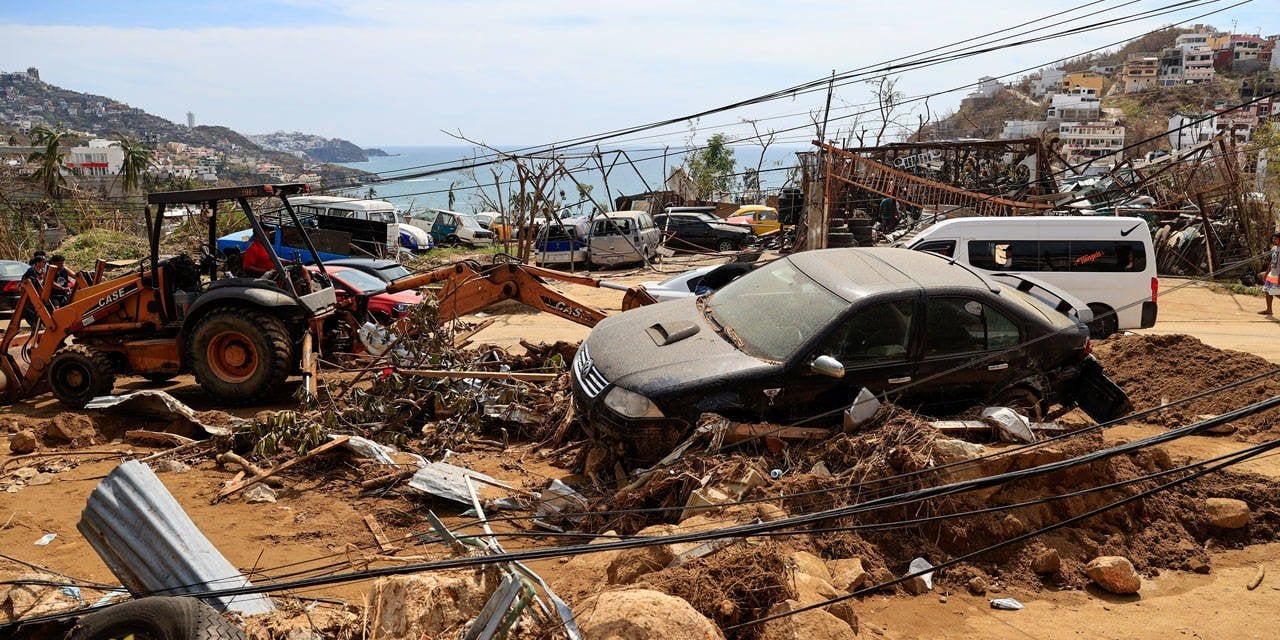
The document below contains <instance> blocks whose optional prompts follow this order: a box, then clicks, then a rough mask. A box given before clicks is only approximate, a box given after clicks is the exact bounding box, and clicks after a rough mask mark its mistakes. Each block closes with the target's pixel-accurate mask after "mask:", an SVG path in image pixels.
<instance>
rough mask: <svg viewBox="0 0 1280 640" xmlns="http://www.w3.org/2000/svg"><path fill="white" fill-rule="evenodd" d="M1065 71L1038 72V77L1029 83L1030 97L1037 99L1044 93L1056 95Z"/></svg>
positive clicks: (1049, 70)
mask: <svg viewBox="0 0 1280 640" xmlns="http://www.w3.org/2000/svg"><path fill="white" fill-rule="evenodd" d="M1066 75H1067V72H1066V70H1065V69H1045V70H1044V71H1041V72H1040V77H1039V78H1037V79H1035V80H1032V81H1031V95H1033V96H1035V97H1037V98H1039V97H1040V96H1043V95H1045V94H1046V93H1057V92H1058V89H1059V87H1061V86H1062V79H1063V78H1064V77H1066Z"/></svg>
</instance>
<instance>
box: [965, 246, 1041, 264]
mask: <svg viewBox="0 0 1280 640" xmlns="http://www.w3.org/2000/svg"><path fill="white" fill-rule="evenodd" d="M1037 244H1039V243H1038V242H1036V241H1035V240H970V241H969V264H971V265H973V266H975V267H977V268H979V269H986V270H988V271H1040V270H1041V269H1040V263H1041V259H1040V252H1039V247H1037V246H1036V245H1037Z"/></svg>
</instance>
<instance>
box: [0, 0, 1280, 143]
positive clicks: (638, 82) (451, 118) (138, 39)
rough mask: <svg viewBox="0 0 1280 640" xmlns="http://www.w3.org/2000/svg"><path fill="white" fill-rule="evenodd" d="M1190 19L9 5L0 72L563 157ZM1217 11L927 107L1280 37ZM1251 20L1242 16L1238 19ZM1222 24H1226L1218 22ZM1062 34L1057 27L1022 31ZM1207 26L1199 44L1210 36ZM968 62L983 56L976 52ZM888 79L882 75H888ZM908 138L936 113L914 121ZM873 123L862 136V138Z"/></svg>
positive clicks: (860, 106) (208, 107) (1053, 6)
mask: <svg viewBox="0 0 1280 640" xmlns="http://www.w3.org/2000/svg"><path fill="white" fill-rule="evenodd" d="M1174 1H1175V0H1163V1H1153V0H1136V1H1133V0H1097V1H1092V2H1091V1H1089V0H1076V1H1074V2H1062V1H1057V0H1042V1H1038V2H1020V3H1014V2H1010V1H1009V0H950V1H948V0H917V1H916V2H912V3H899V2H884V1H883V0H875V1H871V0H842V1H830V2H827V1H816V0H796V1H793V2H785V3H781V2H777V3H775V2H764V1H756V0H741V1H738V2H729V1H726V0H700V1H699V2H689V1H688V0H679V1H676V0H648V1H645V2H637V1H632V0H613V1H601V0H595V1H586V0H542V1H539V2H529V1H519V2H517V1H508V0H490V1H487V2H476V1H463V0H419V1H413V0H254V1H249V0H221V1H219V2H184V1H182V0H171V1H164V2H161V1H158V0H157V1H152V2H147V1H142V0H105V1H97V2H88V1H72V0H41V1H39V2H28V1H25V0H0V70H3V71H18V70H23V69H26V68H27V67H31V66H34V67H37V68H38V69H40V75H41V78H42V79H43V80H44V81H45V82H48V83H51V84H54V85H57V86H60V87H63V88H66V89H72V90H76V91H83V92H87V93H94V94H99V95H105V96H108V97H111V98H115V99H117V100H121V101H123V102H126V103H128V104H130V105H132V106H135V107H139V108H141V109H144V110H146V111H148V112H150V113H153V114H155V115H159V116H162V117H165V118H168V119H170V120H173V121H175V122H185V120H186V113H187V112H188V111H192V112H194V113H195V114H196V121H197V123H198V124H214V125H224V126H228V127H231V128H233V129H235V130H237V131H240V132H242V133H267V132H271V131H277V130H285V131H294V130H298V131H304V132H307V133H315V134H320V135H324V136H331V137H341V138H345V139H348V140H351V141H353V142H355V143H357V144H360V145H362V146H377V145H386V146H390V145H419V144H420V145H432V144H462V142H461V141H460V140H459V139H458V138H457V137H453V136H451V135H449V134H448V133H445V132H452V133H453V134H455V135H461V136H464V137H465V138H467V139H468V140H474V141H479V142H484V143H487V144H491V145H543V144H549V143H552V142H555V141H559V140H565V139H569V138H575V137H579V136H587V135H591V134H596V133H600V132H607V131H612V130H616V129H620V128H625V127H630V126H634V125H639V124H644V123H650V122H658V121H664V120H666V119H669V118H675V117H680V116H684V115H688V114H692V113H697V112H700V111H703V110H707V109H710V108H713V107H717V106H721V105H728V104H733V103H736V102H738V101H741V100H744V99H747V98H752V97H755V96H761V95H765V94H769V93H771V92H774V91H777V90H779V89H783V88H786V87H791V86H794V85H797V84H799V83H803V82H809V81H813V80H816V79H819V78H822V77H824V76H828V75H830V74H831V73H832V72H833V71H837V72H845V71H850V70H855V69H864V68H867V69H879V68H880V67H881V66H882V65H884V64H885V63H888V62H891V61H895V60H898V61H901V60H902V59H903V58H904V57H906V56H910V55H912V54H916V53H918V52H920V51H923V50H927V49H931V48H934V47H939V46H943V45H948V44H951V43H954V42H957V41H960V40H964V39H967V38H973V37H975V36H982V35H984V34H987V33H990V32H996V31H1000V30H1006V31H1003V32H1002V33H1001V34H1000V35H999V36H989V37H987V38H985V39H980V40H976V41H975V42H985V41H987V40H991V39H993V38H996V37H1007V36H1010V35H1011V34H1017V33H1020V32H1022V31H1028V30H1031V29H1035V28H1037V27H1046V26H1047V25H1049V24H1051V23H1053V22H1058V21H1064V20H1065V21H1069V22H1068V23H1067V24H1064V25H1061V26H1057V27H1048V28H1046V29H1044V30H1041V31H1036V32H1034V33H1031V34H1027V35H1022V36H1017V37H1015V38H1013V39H1015V40H1024V39H1027V38H1030V37H1034V36H1039V35H1044V34H1046V33H1051V32H1056V31H1060V30H1062V29H1064V28H1068V27H1073V26H1080V25H1084V24H1089V23H1095V22H1099V21H1102V20H1106V19H1110V18H1121V17H1123V16H1127V15H1131V14H1134V13H1137V12H1141V11H1156V10H1159V9H1160V8H1162V7H1168V6H1170V5H1172V4H1174ZM1240 2H1241V0H1210V1H1208V2H1203V1H1197V2H1195V3H1194V5H1195V6H1190V7H1188V8H1186V9H1184V10H1181V11H1176V12H1173V13H1169V14H1166V15H1160V16H1151V17H1147V18H1143V19H1138V20H1135V21H1133V22H1130V23H1128V24H1123V25H1117V26H1111V27H1108V28H1105V29H1100V30H1097V31H1092V32H1088V33H1080V34H1074V35H1071V36H1069V37H1065V38H1059V39H1055V40H1051V41H1048V42H1041V43H1036V44H1029V45H1023V46H1017V47H1010V48H1005V49H1002V50H999V51H994V52H990V53H985V54H982V55H978V56H974V57H970V58H965V59H961V60H955V61H951V62H947V63H945V64H938V65H934V66H930V67H927V68H920V69H911V70H905V71H902V72H901V73H900V74H898V75H897V85H896V87H895V88H896V90H898V91H900V92H902V93H903V94H904V95H906V96H921V95H925V94H931V93H939V92H946V91H948V90H951V89H960V90H958V91H951V92H949V93H941V94H940V95H937V96H934V97H932V98H930V99H929V101H928V112H929V113H930V114H936V113H938V112H943V111H946V110H947V109H950V108H954V107H955V106H956V105H957V104H958V103H959V100H960V98H961V97H962V96H963V95H964V93H965V92H967V91H968V89H967V88H963V87H964V86H965V85H967V84H970V83H973V82H975V81H976V79H977V78H978V77H979V76H984V75H989V76H1004V75H1005V74H1013V75H1011V76H1010V77H1009V78H1008V79H1010V80H1011V79H1012V78H1013V77H1014V75H1020V74H1019V73H1017V72H1020V71H1021V70H1024V69H1029V68H1036V67H1039V66H1043V65H1045V64H1047V63H1050V62H1052V61H1053V60H1055V59H1058V58H1066V57H1072V56H1075V55H1078V54H1080V53H1083V52H1086V51H1088V50H1090V49H1094V48H1097V47H1103V46H1107V45H1110V44H1112V43H1114V42H1119V41H1123V40H1127V39H1129V38H1132V37H1134V36H1137V35H1140V34H1142V33H1144V32H1146V31H1149V30H1152V29H1155V28H1157V27H1160V26H1162V25H1166V24H1172V23H1176V22H1179V21H1182V20H1190V22H1206V23H1208V24H1212V25H1214V26H1217V27H1219V28H1223V29H1230V28H1231V27H1232V25H1233V23H1234V24H1235V25H1237V26H1236V29H1237V31H1239V32H1245V33H1260V34H1261V35H1264V36H1265V35H1268V34H1273V33H1280V11H1275V10H1274V9H1275V7H1274V2H1275V0H1253V1H1248V0H1245V1H1244V2H1243V4H1239V3H1240ZM1232 5H1238V6H1234V7H1233V6H1232ZM1219 9H1225V10H1224V11H1222V12H1220V13H1217V14H1215V15H1212V16H1208V17H1204V18H1200V19H1198V20H1195V19H1193V18H1194V17H1195V16H1197V15H1198V14H1202V13H1207V12H1210V11H1215V10H1219ZM1055 14H1057V15H1056V17H1054V18H1052V19H1047V20H1043V21H1041V22H1036V23H1034V24H1032V25H1028V26H1024V27H1020V28H1016V29H1012V30H1010V28H1011V27H1016V26H1017V25H1019V24H1021V23H1024V22H1028V21H1031V20H1036V19H1040V18H1045V17H1046V16H1051V15H1055ZM1190 22H1188V23H1187V24H1190ZM961 46H964V45H961ZM868 73H870V71H868ZM871 89H872V87H871V85H869V84H868V83H866V82H851V83H847V84H845V85H843V86H840V87H838V88H837V89H836V90H835V92H834V95H833V99H832V105H831V115H832V116H833V117H835V118H837V119H838V120H837V121H836V124H834V125H832V128H833V129H838V128H839V127H844V128H845V129H846V130H847V129H849V128H855V129H856V128H864V127H865V128H871V129H872V130H874V129H876V128H878V127H877V126H875V124H874V123H873V122H871V120H872V118H873V116H872V114H868V113H862V112H864V111H866V110H867V107H866V106H865V105H866V103H868V102H869V101H870V100H871V99H872V98H871ZM825 98H826V94H825V91H816V92H812V93H809V94H805V95H801V96H796V97H788V98H784V99H780V100H774V101H771V102H768V103H766V104H762V105H756V106H753V107H751V108H747V109H738V110H733V111H731V112H727V113H723V114H718V115H713V116H706V117H703V118H701V119H699V120H698V121H697V122H696V123H694V124H692V125H691V124H690V123H683V122H682V123H678V124H674V125H671V126H667V127H665V128H662V129H659V130H655V131H653V132H649V133H646V134H641V135H633V136H628V137H627V138H624V139H620V140H618V141H616V142H628V143H640V142H643V143H645V144H651V143H661V144H666V143H671V144H680V143H681V142H682V141H684V140H687V139H689V138H690V137H693V138H695V139H701V138H705V137H706V136H707V135H709V134H711V133H716V132H723V133H726V135H729V136H730V138H731V139H733V140H740V139H743V138H746V137H747V136H749V135H751V134H752V131H753V130H752V128H751V127H750V126H749V125H746V124H744V123H743V119H751V120H755V121H756V122H757V124H756V127H757V129H758V130H759V131H761V132H767V131H769V130H770V129H772V130H774V131H776V132H778V133H776V134H775V135H776V142H779V143H780V142H790V143H796V144H801V143H804V142H805V141H806V140H807V139H808V138H812V137H813V135H814V134H813V130H814V127H813V126H812V119H813V116H812V115H811V114H813V113H816V112H820V111H821V110H823V109H824V107H825V104H824V103H825ZM899 112H900V113H899V116H898V118H897V125H898V126H905V125H906V124H910V123H913V122H914V121H916V120H917V118H918V117H919V116H921V115H923V114H924V113H925V103H924V102H923V101H916V102H911V103H907V104H904V105H903V106H902V107H900V109H899ZM854 116H857V120H856V121H857V122H858V124H856V125H853V123H854V122H855V117H854Z"/></svg>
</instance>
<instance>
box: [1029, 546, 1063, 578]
mask: <svg viewBox="0 0 1280 640" xmlns="http://www.w3.org/2000/svg"><path fill="white" fill-rule="evenodd" d="M1061 568H1062V557H1061V556H1059V555H1058V550H1057V549H1051V548H1048V547H1046V548H1043V549H1040V550H1039V551H1037V552H1036V553H1035V555H1034V556H1032V558H1031V570H1032V571H1034V572H1036V573H1038V574H1040V575H1042V576H1043V575H1049V574H1051V573H1057V572H1058V570H1059V569H1061Z"/></svg>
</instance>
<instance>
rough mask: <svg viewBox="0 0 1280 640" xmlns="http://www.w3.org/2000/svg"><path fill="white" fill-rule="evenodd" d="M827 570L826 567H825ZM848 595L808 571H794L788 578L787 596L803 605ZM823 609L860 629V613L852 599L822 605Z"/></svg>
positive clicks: (854, 628)
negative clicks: (855, 610)
mask: <svg viewBox="0 0 1280 640" xmlns="http://www.w3.org/2000/svg"><path fill="white" fill-rule="evenodd" d="M823 570H824V571H825V567H824V568H823ZM846 595H848V592H845V591H840V590H839V589H836V588H835V587H834V586H832V585H831V583H830V582H827V581H826V580H824V579H822V578H819V577H817V576H813V575H809V574H807V573H800V572H797V571H792V572H791V573H790V575H789V576H788V579H787V597H788V599H790V600H794V601H796V602H798V603H800V604H801V605H810V604H818V603H822V602H827V601H829V600H835V599H837V598H841V597H843V596H846ZM822 610H823V611H825V612H827V613H829V614H831V615H833V616H835V617H837V618H839V619H840V620H842V621H844V623H845V624H847V625H849V628H850V629H853V630H854V631H857V630H858V614H857V613H856V612H854V610H853V602H852V600H841V601H839V602H833V603H831V604H828V605H826V606H824V607H822Z"/></svg>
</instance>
